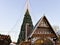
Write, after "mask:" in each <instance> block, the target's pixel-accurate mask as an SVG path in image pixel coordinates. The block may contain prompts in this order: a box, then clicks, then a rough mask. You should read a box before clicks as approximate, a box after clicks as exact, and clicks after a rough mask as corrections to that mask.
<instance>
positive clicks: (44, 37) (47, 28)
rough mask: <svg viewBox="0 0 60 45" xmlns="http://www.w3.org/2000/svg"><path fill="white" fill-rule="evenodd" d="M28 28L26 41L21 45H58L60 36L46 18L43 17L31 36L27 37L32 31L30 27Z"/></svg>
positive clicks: (20, 44)
mask: <svg viewBox="0 0 60 45" xmlns="http://www.w3.org/2000/svg"><path fill="white" fill-rule="evenodd" d="M26 24H27V23H26ZM26 26H27V29H26V30H25V32H26V37H25V40H24V41H21V42H20V43H19V45H57V39H58V35H57V34H56V33H55V31H54V29H53V28H52V26H51V24H50V22H49V21H48V19H47V18H46V16H42V17H41V18H40V19H39V21H38V22H37V23H36V25H35V27H34V28H33V29H32V30H33V31H32V32H31V34H30V35H29V36H27V35H28V32H29V31H30V30H29V25H26ZM28 30H29V31H28Z"/></svg>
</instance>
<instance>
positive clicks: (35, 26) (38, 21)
mask: <svg viewBox="0 0 60 45" xmlns="http://www.w3.org/2000/svg"><path fill="white" fill-rule="evenodd" d="M44 18H45V19H46V20H47V18H46V16H43V17H41V18H40V20H39V21H38V22H37V24H36V25H35V28H34V29H33V32H32V33H31V35H30V37H32V35H33V34H34V32H35V30H36V29H37V27H38V26H39V24H40V23H41V21H42V20H43V19H44ZM47 22H48V24H49V26H50V27H51V28H52V26H51V25H50V23H49V21H48V20H47ZM52 31H53V32H54V33H55V35H56V37H57V38H58V35H57V34H56V32H55V31H54V29H53V28H52Z"/></svg>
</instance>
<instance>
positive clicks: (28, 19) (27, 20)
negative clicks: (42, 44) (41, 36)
mask: <svg viewBox="0 0 60 45" xmlns="http://www.w3.org/2000/svg"><path fill="white" fill-rule="evenodd" d="M26 23H29V25H30V32H32V29H33V23H32V19H31V16H30V14H29V11H28V9H27V10H26V13H25V15H24V19H23V23H22V26H21V31H20V34H19V37H18V41H17V43H18V44H19V43H20V42H21V41H25V31H26V28H25V27H26Z"/></svg>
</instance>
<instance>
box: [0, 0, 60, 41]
mask: <svg viewBox="0 0 60 45" xmlns="http://www.w3.org/2000/svg"><path fill="white" fill-rule="evenodd" d="M29 3H30V7H29V9H30V15H31V18H32V21H33V24H34V25H35V24H36V23H37V21H38V20H39V19H40V18H41V17H42V16H43V14H45V16H46V17H47V19H48V20H49V22H50V24H51V25H56V26H60V0H30V2H29ZM25 5H26V0H0V34H7V35H8V34H9V35H10V36H11V38H12V40H13V41H17V38H18V35H19V32H20V28H21V25H22V22H23V17H24V13H25Z"/></svg>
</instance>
